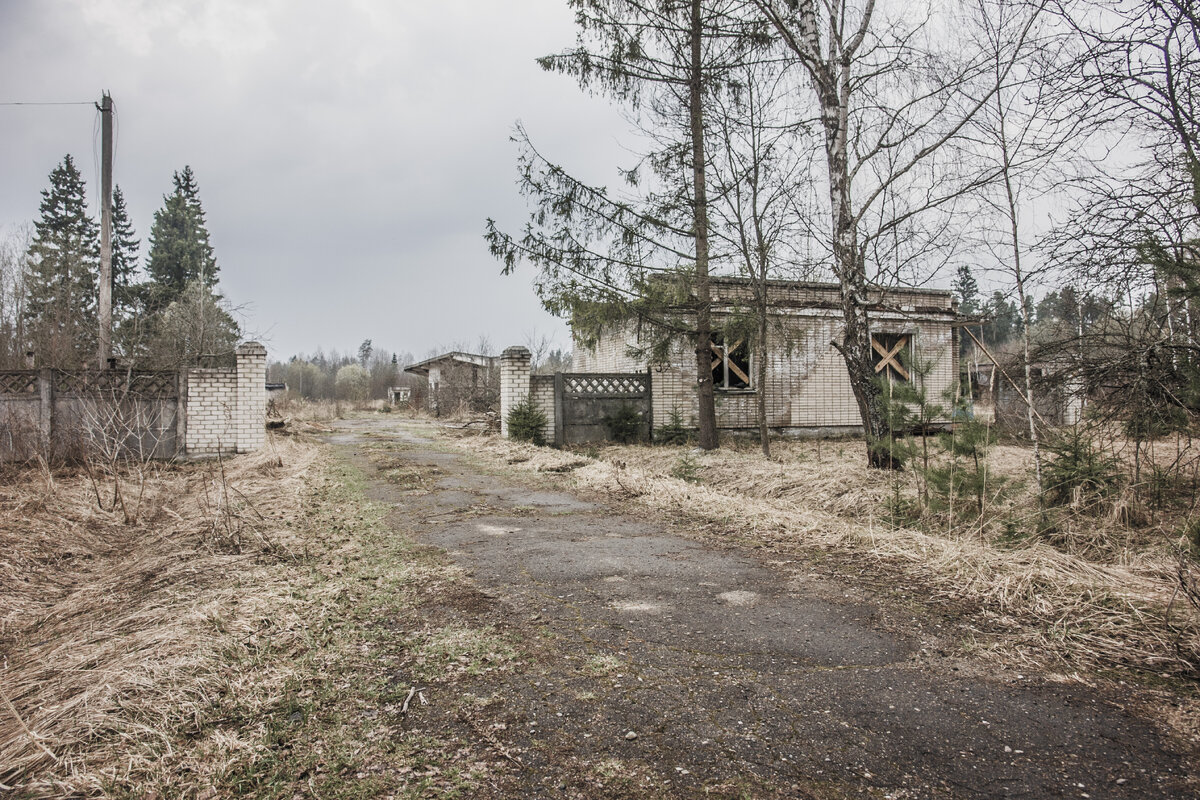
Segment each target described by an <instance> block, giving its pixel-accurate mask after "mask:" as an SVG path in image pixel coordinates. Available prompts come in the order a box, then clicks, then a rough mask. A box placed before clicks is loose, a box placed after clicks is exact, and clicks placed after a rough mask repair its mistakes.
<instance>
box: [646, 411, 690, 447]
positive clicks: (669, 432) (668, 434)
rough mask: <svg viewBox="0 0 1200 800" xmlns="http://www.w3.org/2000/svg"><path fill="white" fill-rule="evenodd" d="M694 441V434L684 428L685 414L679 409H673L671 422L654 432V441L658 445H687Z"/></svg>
mask: <svg viewBox="0 0 1200 800" xmlns="http://www.w3.org/2000/svg"><path fill="white" fill-rule="evenodd" d="M691 439H692V432H691V431H690V430H688V429H687V428H685V427H684V426H683V414H681V413H680V412H679V409H678V408H674V409H671V420H670V422H668V423H667V424H666V425H662V426H660V427H659V428H657V429H656V430H655V431H654V441H655V442H657V443H658V444H687V443H688V442H690V441H691Z"/></svg>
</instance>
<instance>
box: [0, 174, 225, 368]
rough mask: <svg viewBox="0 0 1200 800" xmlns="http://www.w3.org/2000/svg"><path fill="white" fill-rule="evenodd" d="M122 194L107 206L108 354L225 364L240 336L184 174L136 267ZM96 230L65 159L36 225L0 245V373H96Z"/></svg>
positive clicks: (129, 359) (126, 361)
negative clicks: (110, 304)
mask: <svg viewBox="0 0 1200 800" xmlns="http://www.w3.org/2000/svg"><path fill="white" fill-rule="evenodd" d="M141 244H142V243H141V240H140V239H138V238H137V234H136V232H135V230H134V227H133V222H132V220H131V219H130V216H129V210H128V206H127V204H126V200H125V195H124V193H123V192H122V191H121V188H120V186H116V187H115V188H114V189H113V198H112V299H113V332H112V343H113V355H114V358H115V359H116V360H117V362H118V363H119V364H121V365H122V366H128V367H134V368H139V369H176V368H180V367H187V366H227V365H231V364H232V363H233V358H234V350H235V349H236V347H237V344H238V340H239V338H240V336H241V328H240V326H239V324H238V322H237V320H236V319H235V318H234V316H233V310H232V308H231V307H230V305H229V303H228V301H227V300H226V299H225V298H224V297H223V296H222V295H221V294H220V292H219V289H218V280H219V277H218V274H219V271H220V268H219V266H218V264H217V259H216V255H215V253H214V250H213V247H212V244H211V242H210V241H209V233H208V227H207V222H206V219H205V213H204V208H203V205H202V204H201V202H200V194H199V187H198V185H197V183H196V177H195V174H194V173H193V171H192V168H191V167H190V166H185V167H184V168H183V170H182V171H178V172H175V173H174V174H173V175H172V191H171V192H170V193H169V194H166V195H164V196H163V204H162V207H161V208H160V209H159V210H157V211H156V212H155V214H154V220H153V224H152V225H151V228H150V236H149V247H148V250H147V252H146V257H145V259H144V260H143V259H142V258H141V257H140V250H141ZM99 273H100V226H99V224H98V222H97V221H96V219H94V218H93V217H92V216H91V215H90V214H89V212H88V206H87V193H86V185H85V183H84V180H83V177H82V176H81V175H80V172H79V169H78V168H77V167H76V165H75V160H74V159H73V158H72V157H71V155H69V154H68V155H66V156H64V157H63V160H62V162H61V163H59V164H58V165H57V166H55V168H54V169H53V170H52V171H51V172H50V176H49V186H48V188H46V189H44V190H43V191H42V200H41V204H40V206H39V215H38V218H37V219H36V220H35V221H34V222H33V224H32V226H31V227H27V228H25V229H23V230H20V231H18V232H16V233H15V234H12V235H10V236H9V237H8V238H7V239H6V240H5V241H4V242H0V369H22V368H31V367H57V368H61V369H80V368H92V369H94V368H96V367H97V366H99V365H98V364H97V363H96V358H97V337H98V332H99V320H98V304H99V286H98V283H99V279H100V278H99Z"/></svg>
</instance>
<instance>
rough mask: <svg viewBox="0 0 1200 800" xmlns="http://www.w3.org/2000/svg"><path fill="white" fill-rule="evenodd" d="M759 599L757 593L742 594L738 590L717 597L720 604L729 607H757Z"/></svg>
mask: <svg viewBox="0 0 1200 800" xmlns="http://www.w3.org/2000/svg"><path fill="white" fill-rule="evenodd" d="M759 597H760V595H759V594H758V592H743V591H738V590H735V591H732V592H722V593H721V594H719V595H717V599H718V600H720V601H721V602H722V603H725V604H727V605H731V606H743V607H744V606H753V605H757V604H758V601H759Z"/></svg>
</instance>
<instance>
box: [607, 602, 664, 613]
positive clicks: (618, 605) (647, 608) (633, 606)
mask: <svg viewBox="0 0 1200 800" xmlns="http://www.w3.org/2000/svg"><path fill="white" fill-rule="evenodd" d="M609 608H612V609H613V610H615V611H625V612H628V613H635V614H636V613H641V614H657V613H658V612H660V611H662V606H660V605H658V604H657V603H636V602H633V601H627V600H617V601H614V602H612V603H609Z"/></svg>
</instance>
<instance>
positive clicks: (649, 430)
mask: <svg viewBox="0 0 1200 800" xmlns="http://www.w3.org/2000/svg"><path fill="white" fill-rule="evenodd" d="M646 441H647V442H651V443H653V442H654V370H652V369H647V370H646Z"/></svg>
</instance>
